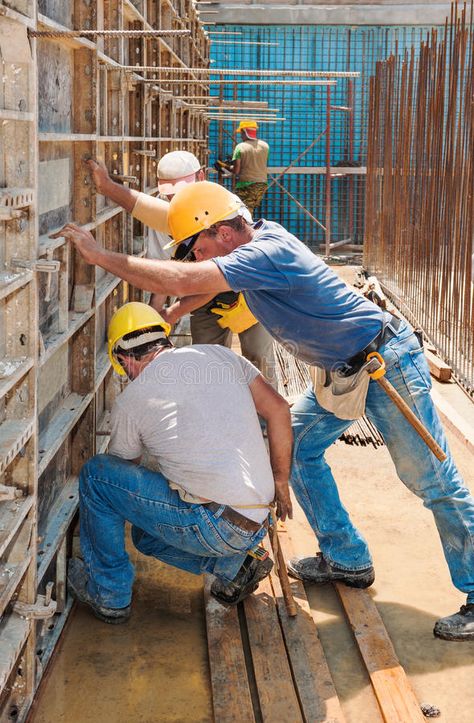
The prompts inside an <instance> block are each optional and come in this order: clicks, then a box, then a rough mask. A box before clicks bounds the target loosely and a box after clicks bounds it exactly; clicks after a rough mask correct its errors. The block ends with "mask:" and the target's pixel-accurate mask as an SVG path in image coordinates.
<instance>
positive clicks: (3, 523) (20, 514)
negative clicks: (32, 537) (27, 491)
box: [0, 495, 33, 557]
mask: <svg viewBox="0 0 474 723" xmlns="http://www.w3.org/2000/svg"><path fill="white" fill-rule="evenodd" d="M32 505H33V497H32V496H31V495H30V496H28V497H21V498H20V499H18V500H15V501H14V502H2V504H1V505H0V557H1V556H3V555H4V553H5V551H6V549H7V547H8V545H9V544H10V542H11V541H12V540H13V538H14V537H15V535H16V533H17V531H18V529H19V527H20V525H21V523H22V522H23V520H24V519H25V517H26V515H27V514H28V512H29V511H30V509H31V506H32Z"/></svg>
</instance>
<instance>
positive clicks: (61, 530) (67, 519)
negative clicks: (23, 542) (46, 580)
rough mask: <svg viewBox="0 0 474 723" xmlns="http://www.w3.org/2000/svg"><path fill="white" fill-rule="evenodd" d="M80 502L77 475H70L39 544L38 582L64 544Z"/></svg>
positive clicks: (49, 516)
mask: <svg viewBox="0 0 474 723" xmlns="http://www.w3.org/2000/svg"><path fill="white" fill-rule="evenodd" d="M78 504H79V483H78V480H77V478H76V477H70V478H69V479H68V481H67V482H66V484H65V485H64V488H63V489H62V490H61V492H60V494H59V496H58V498H57V500H56V501H55V503H54V506H53V507H52V509H51V510H50V511H49V514H48V519H47V521H46V525H45V528H44V534H43V536H42V537H41V539H40V542H39V544H38V573H37V575H38V584H39V583H40V582H41V580H42V579H43V577H44V575H45V573H46V571H47V569H48V567H49V566H50V564H51V561H52V559H53V557H54V556H55V554H56V552H57V550H58V548H59V546H60V545H61V544H62V542H63V540H64V535H65V534H66V532H67V530H68V527H69V525H70V524H71V520H72V519H73V517H74V515H75V513H76V510H77V507H78Z"/></svg>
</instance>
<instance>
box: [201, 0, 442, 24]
mask: <svg viewBox="0 0 474 723" xmlns="http://www.w3.org/2000/svg"><path fill="white" fill-rule="evenodd" d="M198 7H199V9H200V16H201V19H202V20H203V21H204V22H206V21H209V22H212V23H239V24H242V23H245V24H248V25H286V24H288V25H442V24H444V21H445V18H446V17H447V16H449V13H450V4H449V3H447V2H443V0H432V2H429V3H427V2H416V0H415V1H414V2H410V3H408V2H406V1H405V0H387V1H386V2H380V1H375V0H362V1H361V2H357V1H356V2H344V0H326V1H325V2H324V3H317V2H316V3H315V2H311V1H310V0H293V2H291V0H271V1H270V2H265V1H263V2H262V0H259V1H257V2H256V1H255V0H230V2H222V3H219V2H216V3H212V4H210V5H198ZM216 11H217V12H216Z"/></svg>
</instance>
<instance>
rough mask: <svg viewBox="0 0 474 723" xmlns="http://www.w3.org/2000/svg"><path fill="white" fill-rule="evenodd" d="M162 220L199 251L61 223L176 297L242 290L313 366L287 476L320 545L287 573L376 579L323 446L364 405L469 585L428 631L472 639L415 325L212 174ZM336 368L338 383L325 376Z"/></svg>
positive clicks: (473, 551)
mask: <svg viewBox="0 0 474 723" xmlns="http://www.w3.org/2000/svg"><path fill="white" fill-rule="evenodd" d="M157 203H159V202H158V201H157ZM168 222H169V228H170V232H171V235H172V236H173V238H174V240H175V243H176V246H177V249H178V250H179V255H180V258H182V259H186V260H191V261H195V262H197V263H194V264H190V263H184V264H182V263H175V262H173V261H161V262H160V261H151V260H146V259H139V258H135V257H125V258H124V256H123V255H122V254H117V253H114V252H112V251H107V250H105V249H102V248H100V246H99V245H98V244H97V243H96V241H95V239H94V238H93V236H92V235H91V234H90V233H89V232H88V231H85V230H84V229H80V228H79V227H77V226H73V225H68V226H66V227H65V229H64V230H63V232H62V233H63V234H64V235H65V236H66V237H68V238H71V239H72V240H73V241H74V243H75V245H76V247H77V248H78V250H79V251H80V252H81V254H82V255H83V257H84V259H85V260H86V261H87V262H88V263H91V264H96V265H99V266H101V267H102V268H104V269H106V270H107V271H109V272H112V273H114V274H116V275H117V276H120V277H122V278H123V279H125V280H126V281H128V282H129V283H131V284H133V285H135V286H138V287H140V288H144V289H147V290H149V291H153V292H157V293H163V292H164V293H170V294H175V295H178V296H180V297H184V296H186V295H196V296H197V295H199V294H210V293H213V294H217V293H219V292H223V291H229V290H233V291H238V292H243V294H244V296H245V299H246V302H247V303H248V306H249V307H250V309H251V311H252V313H253V314H254V315H255V317H256V318H257V319H258V320H259V321H260V322H261V323H262V324H263V326H265V327H266V328H267V329H268V331H269V332H270V333H271V334H272V336H273V337H274V338H276V339H277V340H278V341H280V342H281V343H282V344H284V345H285V346H286V347H287V348H288V349H289V350H290V351H291V352H292V354H293V355H294V356H296V357H297V358H299V359H302V360H303V361H305V362H308V363H309V364H311V365H314V367H316V373H315V375H314V377H315V378H314V383H313V385H312V386H311V387H310V388H309V389H308V390H307V391H306V393H305V394H304V395H302V397H301V398H300V399H299V400H298V401H297V402H296V404H295V405H294V407H293V409H292V416H293V433H294V462H293V469H292V479H291V483H292V486H293V489H294V491H295V494H296V496H297V499H298V501H299V503H300V505H301V506H302V508H303V510H304V512H305V514H306V516H307V518H308V520H309V522H310V524H311V526H312V528H313V530H314V533H315V535H316V537H317V539H318V543H319V549H320V552H319V553H318V554H317V555H315V556H314V557H308V558H303V559H297V560H292V561H291V562H290V564H289V570H290V572H291V574H292V575H294V576H295V577H298V578H300V579H302V580H305V581H308V582H315V583H324V582H329V581H340V582H343V583H345V584H346V585H350V586H354V587H360V588H364V587H368V586H369V585H371V584H372V582H373V581H374V570H373V567H372V559H371V556H370V552H369V550H368V546H367V543H366V541H365V540H364V538H363V537H362V535H361V533H360V532H359V531H358V530H357V529H356V528H355V527H354V525H353V523H352V521H351V520H350V517H349V515H348V513H347V511H346V510H345V508H344V507H343V505H342V503H341V500H340V498H339V494H338V490H337V486H336V482H335V480H334V477H333V475H332V473H331V470H330V468H329V466H328V464H327V463H326V461H325V458H324V453H325V451H326V449H327V448H328V447H329V446H330V445H331V444H332V443H333V442H334V441H335V440H336V439H337V438H338V437H339V436H340V435H341V434H342V432H343V431H344V430H345V429H346V428H347V427H348V426H349V425H350V424H351V422H352V420H353V419H355V418H357V417H358V416H362V414H364V413H365V414H366V415H367V417H368V418H369V419H370V420H371V421H372V422H373V423H374V424H375V425H376V426H377V428H378V429H379V430H380V431H381V432H382V434H383V436H384V439H385V442H386V444H387V447H388V450H389V452H390V455H391V457H392V459H393V461H394V464H395V466H396V469H397V473H398V475H399V477H400V479H401V480H402V481H403V482H404V483H405V485H406V486H407V487H408V488H409V489H410V490H411V491H412V492H414V493H415V494H416V495H418V497H420V498H421V499H422V500H423V503H424V505H425V507H427V508H428V509H430V510H431V511H432V513H433V515H434V517H435V521H436V525H437V528H438V531H439V535H440V538H441V543H442V545H443V550H444V554H445V557H446V561H447V563H448V566H449V570H450V573H451V577H452V580H453V583H454V585H455V586H456V587H457V588H458V589H459V590H461V591H462V592H464V593H466V594H467V602H466V605H463V606H462V607H461V609H460V611H459V612H458V613H454V614H453V615H449V616H447V617H445V618H442V619H441V620H438V622H437V623H436V625H435V628H434V634H435V635H436V636H437V637H440V638H444V639H446V640H470V639H474V499H473V497H472V496H471V494H470V493H469V490H468V489H467V488H466V486H465V485H464V483H463V480H462V479H461V476H460V474H459V472H458V470H457V469H456V466H455V464H454V461H453V458H452V456H451V453H450V451H449V449H448V446H447V442H446V438H445V435H444V432H443V429H442V426H441V423H440V421H439V418H438V416H437V413H436V410H435V408H434V405H433V402H432V400H431V397H430V376H429V370H428V367H427V363H426V360H425V358H424V354H423V349H422V348H421V347H420V343H419V340H418V338H417V337H416V336H415V334H414V333H413V330H412V329H411V328H410V326H408V324H406V323H405V322H404V321H401V320H400V319H397V318H395V317H392V316H391V315H390V314H387V312H384V311H383V310H382V309H380V308H379V307H377V306H375V304H373V303H372V302H370V301H368V300H367V299H365V298H364V297H362V296H361V295H359V294H357V293H356V292H355V291H352V290H351V289H349V288H348V287H347V286H346V285H345V284H344V282H342V281H341V280H340V279H339V277H338V276H337V275H336V274H335V273H334V272H333V271H332V270H331V269H329V267H328V266H326V264H325V263H324V262H323V261H322V260H321V259H320V258H318V257H317V256H315V255H314V254H313V253H312V252H311V251H310V250H309V248H307V247H306V246H305V245H304V244H303V243H301V242H300V241H299V240H298V239H297V238H295V236H293V235H292V234H290V233H289V232H288V231H286V230H285V229H284V228H283V227H282V226H280V225H279V224H277V223H273V222H271V221H266V220H260V221H258V222H257V223H254V224H252V225H249V224H248V223H247V222H246V221H245V220H244V219H242V217H241V216H239V214H238V204H237V203H236V201H235V197H234V196H233V195H232V194H231V193H229V192H228V191H227V190H226V189H224V188H222V187H221V186H218V185H217V184H214V183H209V182H206V181H205V182H202V183H196V184H194V185H192V186H188V187H187V188H185V189H182V190H181V191H179V192H178V193H177V194H176V196H175V197H174V198H173V200H172V201H171V204H170V207H169V215H168ZM374 350H375V351H377V352H378V353H379V354H380V355H381V356H382V357H383V359H384V361H385V365H386V376H385V379H387V380H388V381H390V382H391V384H392V385H393V386H394V387H395V389H396V390H397V391H398V393H399V394H400V395H401V396H402V398H403V399H404V401H405V402H406V404H407V405H408V406H409V407H410V408H411V409H412V411H413V412H414V413H415V414H416V416H418V418H419V419H420V420H421V422H422V423H423V424H424V426H425V427H426V429H427V430H428V431H429V432H430V433H431V435H432V436H433V437H434V438H435V440H436V442H437V443H438V444H439V445H440V446H441V447H442V449H443V450H444V452H445V453H446V459H445V460H444V461H443V462H439V461H438V460H437V459H436V458H435V456H434V455H433V454H432V453H431V452H430V450H429V449H428V447H427V446H426V445H425V443H424V442H423V441H422V440H421V437H419V436H418V435H417V434H414V433H413V428H412V427H411V425H410V424H409V423H408V422H407V420H406V419H405V418H404V417H403V416H402V415H401V414H400V412H399V410H398V409H397V408H396V407H395V405H394V404H393V403H392V402H391V401H390V400H389V399H388V397H387V396H386V394H385V392H384V390H383V389H382V388H381V386H380V385H379V384H377V383H376V382H375V381H372V380H371V379H370V377H369V376H368V374H366V373H365V372H364V373H362V372H363V370H364V365H365V364H366V358H367V355H368V353H369V352H372V351H374ZM344 379H346V386H345V387H344V384H343V386H342V391H343V394H342V395H341V394H340V392H341V388H337V389H336V386H335V385H336V382H337V383H338V384H339V383H340V382H344ZM333 391H334V392H335V391H337V392H338V393H337V394H335V393H333V394H331V392H333ZM341 396H342V397H343V399H342V400H341V399H340V397H341ZM341 402H342V403H341ZM336 412H337V413H336Z"/></svg>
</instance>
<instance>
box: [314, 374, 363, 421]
mask: <svg viewBox="0 0 474 723" xmlns="http://www.w3.org/2000/svg"><path fill="white" fill-rule="evenodd" d="M369 363H370V362H366V363H364V364H363V365H362V367H361V368H360V369H359V370H358V371H357V372H356V373H355V374H352V375H351V376H347V375H344V374H342V373H341V372H340V371H338V370H336V371H326V370H325V369H320V368H319V367H310V374H311V379H312V382H313V388H314V393H315V395H316V399H317V400H318V402H319V404H320V405H321V406H322V407H323V409H326V410H327V411H328V412H332V414H334V415H335V416H336V417H338V418H339V419H358V418H359V417H363V416H364V414H365V401H366V398H367V391H368V388H369V383H370V377H369V375H368V374H367V372H366V371H365V369H366V366H367V364H369Z"/></svg>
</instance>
